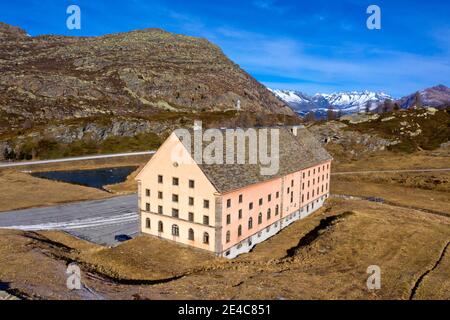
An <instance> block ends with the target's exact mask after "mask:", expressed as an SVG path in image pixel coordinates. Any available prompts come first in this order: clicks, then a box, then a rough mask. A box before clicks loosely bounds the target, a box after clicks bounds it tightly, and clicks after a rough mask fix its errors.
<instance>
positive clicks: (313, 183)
mask: <svg viewBox="0 0 450 320" xmlns="http://www.w3.org/2000/svg"><path fill="white" fill-rule="evenodd" d="M326 177H327V180H328V173H327V175H326ZM323 181H325V175H322V182H323ZM319 182H320V176H319V177H317V183H319ZM310 184H311V180H308V184H307V185H308V188H309V186H310ZM315 184H316V179H315V178H314V179H312V185H315ZM304 189H305V183H304V182H303V183H302V190H304Z"/></svg>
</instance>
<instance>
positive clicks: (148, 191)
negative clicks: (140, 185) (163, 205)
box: [145, 189, 150, 197]
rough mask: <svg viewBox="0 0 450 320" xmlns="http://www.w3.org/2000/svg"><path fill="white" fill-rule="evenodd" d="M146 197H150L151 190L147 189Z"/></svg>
mask: <svg viewBox="0 0 450 320" xmlns="http://www.w3.org/2000/svg"><path fill="white" fill-rule="evenodd" d="M145 195H146V196H147V197H150V189H145Z"/></svg>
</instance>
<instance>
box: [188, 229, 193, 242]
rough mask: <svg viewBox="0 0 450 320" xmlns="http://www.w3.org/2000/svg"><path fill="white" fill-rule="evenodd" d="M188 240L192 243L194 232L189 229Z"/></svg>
mask: <svg viewBox="0 0 450 320" xmlns="http://www.w3.org/2000/svg"><path fill="white" fill-rule="evenodd" d="M188 239H189V240H191V241H194V230H192V228H190V229H189V232H188Z"/></svg>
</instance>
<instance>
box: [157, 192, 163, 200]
mask: <svg viewBox="0 0 450 320" xmlns="http://www.w3.org/2000/svg"><path fill="white" fill-rule="evenodd" d="M162 198H163V193H162V191H158V199H162Z"/></svg>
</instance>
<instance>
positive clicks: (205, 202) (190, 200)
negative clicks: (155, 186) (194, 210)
mask: <svg viewBox="0 0 450 320" xmlns="http://www.w3.org/2000/svg"><path fill="white" fill-rule="evenodd" d="M150 194H151V193H150V189H145V195H146V196H147V197H150ZM158 199H160V200H162V199H163V192H162V191H158ZM179 199H180V198H179V196H178V194H176V193H172V202H175V203H178V202H179ZM188 203H189V205H190V206H193V205H194V198H193V197H188ZM203 208H205V209H209V200H205V199H204V200H203Z"/></svg>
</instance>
